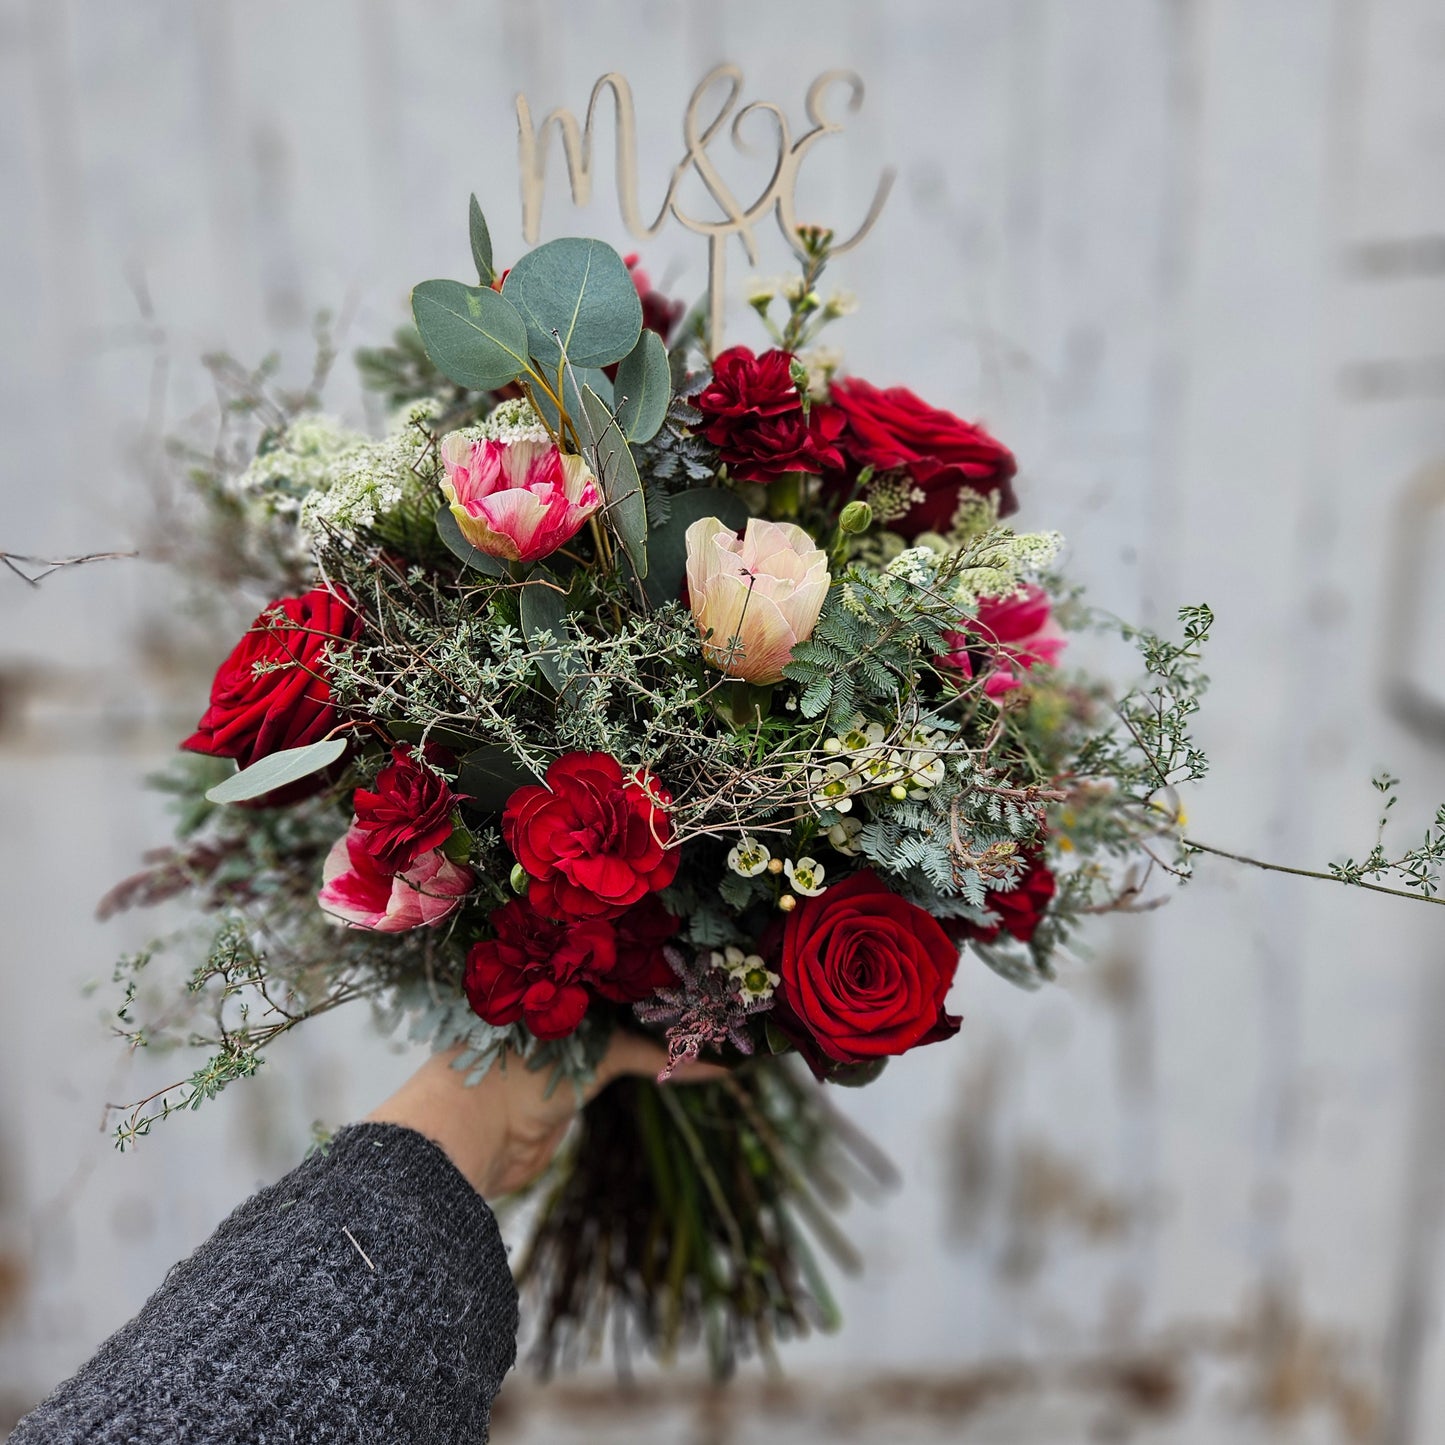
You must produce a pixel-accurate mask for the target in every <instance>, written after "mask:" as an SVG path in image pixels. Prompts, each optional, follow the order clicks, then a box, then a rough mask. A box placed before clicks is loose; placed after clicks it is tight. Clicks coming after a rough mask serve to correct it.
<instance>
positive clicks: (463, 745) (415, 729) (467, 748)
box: [386, 718, 480, 753]
mask: <svg viewBox="0 0 1445 1445" xmlns="http://www.w3.org/2000/svg"><path fill="white" fill-rule="evenodd" d="M386 730H387V732H389V733H390V734H391V735H392V737H394V738H395V739H396V740H397V742H399V743H420V742H421V740H422V739H423V738H425V739H426V741H427V742H428V743H431V744H435V745H436V746H438V747H443V748H450V749H451V750H452V752H454V753H469V752H471V750H472V749H473V748H475V747H476V746H477V745H478V743H479V742H480V739H479V738H476V737H473V736H472V735H470V734H469V733H463V732H458V731H457V730H456V729H455V728H446V727H433V728H431V729H430V730H428V728H427V727H426V725H425V724H424V723H419V722H410V721H408V720H406V719H404V718H392V719H389V720H388V721H387V723H386Z"/></svg>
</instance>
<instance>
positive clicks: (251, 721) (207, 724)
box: [181, 587, 361, 802]
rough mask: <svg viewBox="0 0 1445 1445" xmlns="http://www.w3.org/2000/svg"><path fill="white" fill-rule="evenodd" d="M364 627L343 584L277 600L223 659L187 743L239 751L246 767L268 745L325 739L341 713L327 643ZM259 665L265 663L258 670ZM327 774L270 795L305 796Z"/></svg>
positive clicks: (213, 751) (215, 751)
mask: <svg viewBox="0 0 1445 1445" xmlns="http://www.w3.org/2000/svg"><path fill="white" fill-rule="evenodd" d="M278 613H279V614H280V616H278V615H277V614H278ZM360 631H361V615H360V613H359V612H358V611H357V610H356V606H355V604H354V603H353V602H352V601H351V599H350V597H348V596H347V595H346V594H345V593H344V592H342V591H339V590H333V589H331V588H327V587H315V588H313V589H312V590H311V591H310V592H307V593H305V594H304V595H303V596H301V597H283V598H281V599H280V601H278V602H273V603H272V604H271V605H270V606H269V607H268V608H267V609H266V610H265V611H264V612H263V613H262V614H261V615H260V616H259V617H258V618H257V619H256V620H255V621H254V622H253V623H252V624H251V626H250V629H249V630H248V631H247V633H246V635H245V636H244V637H243V638H242V639H241V640H240V642H238V643H237V644H236V646H235V648H234V650H233V651H232V652H231V655H230V656H229V657H228V658H227V659H226V660H225V661H224V662H223V663H222V664H221V666H220V669H219V670H218V671H217V673H216V680H215V681H214V682H213V683H212V684H211V705H210V707H208V708H207V709H206V711H205V714H204V716H203V717H202V718H201V720H200V722H199V723H197V724H196V731H195V732H194V733H192V734H191V736H190V737H188V738H187V739H186V740H185V742H183V743H182V744H181V746H182V747H183V748H188V749H189V750H190V751H191V752H193V753H208V754H209V755H210V756H212V757H217V758H235V760H236V762H237V763H238V764H239V765H240V766H241V767H243V768H244V767H249V766H250V764H252V763H254V762H255V761H256V759H257V758H264V757H265V756H266V755H267V754H268V753H275V752H281V751H282V750H284V749H286V748H299V747H304V746H305V745H306V744H307V743H314V742H317V741H319V740H320V739H321V738H323V737H325V736H326V734H327V733H329V732H330V731H331V729H332V728H334V727H335V726H336V722H337V716H338V714H337V712H336V708H335V707H334V706H333V705H332V701H331V688H330V687H329V686H328V685H327V681H326V677H327V666H326V654H327V651H328V649H329V648H330V647H331V646H332V645H333V644H334V643H337V642H350V641H352V640H353V639H354V638H355V637H356V635H357V634H358V633H359V632H360ZM258 665H264V667H265V670H264V671H260V672H258V671H257V667H258ZM324 779H325V775H324V774H323V775H322V776H321V777H319V778H304V779H302V780H301V782H300V783H296V784H293V785H292V786H291V787H289V788H283V789H281V790H279V791H278V792H276V793H269V794H267V797H266V801H268V802H280V801H283V798H282V794H285V795H286V797H285V799H284V801H290V800H292V799H294V798H298V797H305V796H306V795H307V794H308V793H310V792H314V791H316V789H318V788H319V787H321V786H322V784H323V782H324ZM298 789H299V791H298Z"/></svg>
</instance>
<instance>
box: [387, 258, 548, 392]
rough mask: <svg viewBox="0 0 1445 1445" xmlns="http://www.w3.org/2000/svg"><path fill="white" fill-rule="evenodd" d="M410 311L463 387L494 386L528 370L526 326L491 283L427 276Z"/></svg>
mask: <svg viewBox="0 0 1445 1445" xmlns="http://www.w3.org/2000/svg"><path fill="white" fill-rule="evenodd" d="M411 314H412V315H413V316H414V317H415V318H416V329H417V330H418V331H419V332H420V333H421V342H422V345H423V346H424V347H426V354H427V355H428V356H429V357H431V359H432V360H433V361H434V362H435V363H436V365H437V366H438V367H439V368H440V369H441V371H443V372H444V373H445V374H446V375H447V376H449V377H451V379H452V380H453V381H454V382H456V383H457V385H458V386H465V387H467V388H469V389H470V390H472V391H495V390H496V389H497V388H498V387H501V386H505V385H506V384H507V383H508V382H509V381H515V380H516V379H517V377H518V376H520V375H521V374H522V372H523V371H524V370H525V369H526V366H527V328H526V326H525V325H524V324H523V321H522V318H521V317H520V316H518V315H517V312H516V308H515V307H514V306H513V305H512V303H511V302H510V301H508V300H507V299H506V298H505V297H504V296H502V295H500V294H499V293H498V292H496V291H493V290H492V289H491V287H490V286H463V285H462V283H461V282H460V281H423V282H422V283H421V284H420V285H419V286H416V287H414V288H413V290H412V293H411Z"/></svg>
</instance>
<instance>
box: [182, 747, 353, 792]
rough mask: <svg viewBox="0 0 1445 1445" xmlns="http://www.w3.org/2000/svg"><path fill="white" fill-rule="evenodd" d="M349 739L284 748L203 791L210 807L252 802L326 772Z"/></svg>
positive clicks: (342, 751)
mask: <svg viewBox="0 0 1445 1445" xmlns="http://www.w3.org/2000/svg"><path fill="white" fill-rule="evenodd" d="M348 742H349V739H347V738H323V739H322V740H321V741H320V742H319V743H308V744H307V745H306V746H305V747H304V748H285V749H283V750H282V751H281V752H279V753H268V754H267V755H266V756H265V757H264V758H258V759H257V760H256V761H255V762H254V763H252V764H251V766H250V767H249V768H242V769H241V771H240V772H239V773H232V774H231V776H230V777H229V778H227V779H226V780H225V782H223V783H217V784H216V786H215V787H214V788H209V789H207V791H206V798H207V800H208V801H209V802H212V803H246V802H250V801H251V800H252V799H253V798H261V797H264V796H265V795H266V794H267V793H274V792H275V791H276V789H277V788H284V787H285V786H286V785H287V784H288V783H294V782H296V781H298V780H299V779H301V778H308V777H310V776H311V774H312V773H319V772H320V771H321V770H322V768H329V767H330V766H331V764H332V763H334V762H335V761H336V760H337V758H339V757H340V756H341V755H342V753H344V752H345V751H346V748H347V745H348Z"/></svg>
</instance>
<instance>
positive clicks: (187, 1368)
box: [10, 1124, 517, 1445]
mask: <svg viewBox="0 0 1445 1445" xmlns="http://www.w3.org/2000/svg"><path fill="white" fill-rule="evenodd" d="M347 1230H349V1231H350V1233H351V1236H352V1238H348V1237H347V1233H346V1231H347ZM353 1239H354V1241H355V1242H354V1243H353ZM363 1251H365V1256H366V1257H365V1258H363V1254H362V1252H363ZM368 1261H369V1263H368ZM516 1337H517V1291H516V1288H515V1286H514V1285H513V1283H512V1276H511V1272H510V1270H509V1269H508V1266H507V1254H506V1249H505V1247H504V1245H503V1244H502V1239H501V1235H500V1233H499V1232H498V1229H497V1223H496V1220H495V1219H494V1218H493V1217H492V1212H491V1210H490V1209H488V1208H487V1206H486V1205H485V1204H484V1203H483V1202H482V1199H481V1197H480V1196H479V1195H478V1194H477V1193H476V1192H475V1191H474V1190H473V1189H472V1187H471V1186H470V1185H469V1184H468V1183H467V1182H466V1180H465V1179H463V1178H462V1176H461V1175H460V1174H459V1173H458V1172H457V1170H456V1168H455V1167H454V1166H453V1164H452V1163H451V1161H450V1160H449V1159H448V1158H447V1157H446V1155H445V1154H444V1153H442V1151H441V1150H440V1149H439V1148H438V1147H437V1146H436V1145H435V1144H433V1143H431V1141H430V1140H428V1139H425V1138H423V1137H422V1136H421V1135H420V1134H417V1133H415V1132H413V1131H412V1130H410V1129H402V1128H398V1127H397V1126H396V1125H392V1124H358V1125H354V1126H353V1127H351V1128H349V1129H343V1130H342V1131H341V1132H340V1133H338V1134H337V1135H336V1137H335V1139H334V1140H333V1141H332V1143H331V1145H330V1147H329V1148H328V1149H326V1151H325V1152H324V1153H318V1154H315V1155H313V1156H312V1157H311V1158H309V1159H307V1160H306V1162H305V1163H304V1164H302V1165H301V1166H300V1167H299V1168H297V1169H295V1170H293V1171H292V1172H291V1173H290V1174H288V1175H286V1177H285V1178H284V1179H282V1180H280V1182H279V1183H277V1184H274V1185H272V1186H271V1187H270V1188H269V1189H263V1190H262V1191H261V1192H260V1193H259V1194H256V1195H253V1196H252V1197H251V1198H250V1199H248V1200H247V1201H246V1202H245V1203H244V1204H242V1205H241V1207H240V1208H239V1209H237V1210H236V1211H235V1213H233V1214H232V1215H231V1216H230V1218H229V1219H227V1220H226V1221H225V1223H223V1224H222V1225H221V1227H220V1228H219V1229H218V1230H217V1231H216V1232H215V1234H213V1235H212V1236H211V1238H210V1239H209V1240H207V1241H206V1243H205V1244H203V1245H202V1246H201V1247H200V1249H198V1250H197V1251H196V1252H195V1254H193V1255H192V1256H191V1257H190V1258H189V1259H186V1260H183V1261H182V1262H181V1263H180V1264H178V1265H176V1266H175V1267H174V1268H173V1269H172V1270H171V1272H170V1274H169V1275H168V1276H167V1277H166V1280H165V1283H164V1284H163V1285H162V1286H161V1287H160V1289H159V1290H157V1291H156V1293H155V1294H154V1295H153V1296H152V1297H151V1298H150V1300H149V1301H148V1302H147V1303H146V1305H145V1307H144V1308H143V1309H142V1310H141V1312H140V1314H138V1315H137V1316H136V1317H135V1319H133V1320H132V1321H131V1322H130V1323H129V1324H128V1325H126V1326H125V1327H124V1328H122V1329H121V1330H119V1331H117V1333H115V1334H114V1335H112V1336H111V1337H110V1339H109V1340H107V1341H106V1342H105V1344H104V1345H102V1346H101V1348H100V1350H99V1352H98V1353H97V1354H96V1355H95V1357H94V1358H93V1359H92V1360H91V1361H90V1362H89V1364H87V1365H85V1366H84V1367H83V1368H82V1369H81V1370H80V1372H79V1373H78V1374H77V1375H76V1376H75V1377H74V1378H73V1379H71V1380H69V1381H67V1382H66V1383H65V1384H63V1385H61V1386H60V1387H59V1389H57V1390H56V1391H55V1393H54V1394H53V1395H51V1396H50V1398H49V1399H47V1400H46V1401H45V1402H44V1403H43V1404H42V1405H40V1406H39V1408H38V1409H36V1410H35V1411H34V1412H33V1413H32V1414H30V1415H28V1416H26V1418H25V1419H24V1420H22V1421H21V1422H20V1424H19V1425H18V1426H17V1427H16V1428H15V1431H14V1433H13V1434H12V1435H11V1436H10V1440H11V1445H40V1442H46V1445H52V1442H60V1441H65V1442H67V1445H69V1442H72V1441H73V1442H98V1445H111V1442H116V1445H119V1442H122V1441H125V1442H145V1445H150V1442H160V1441H164V1442H166V1445H177V1442H187V1445H190V1442H195V1445H212V1442H216V1445H219V1442H222V1441H224V1442H227V1445H240V1442H256V1445H280V1442H291V1441H307V1442H310V1441H330V1440H334V1441H346V1442H348V1445H351V1442H378V1445H380V1442H391V1441H407V1442H417V1445H421V1442H426V1445H431V1442H443V1441H457V1442H466V1445H476V1442H477V1441H482V1440H485V1439H486V1438H487V1424H488V1419H489V1415H490V1411H491V1404H492V1398H493V1397H494V1396H495V1395H496V1393H497V1390H498V1389H499V1388H500V1386H501V1383H502V1377H503V1376H504V1375H505V1374H506V1373H507V1371H508V1370H509V1369H510V1368H511V1367H512V1363H513V1361H514V1360H515V1358H516V1351H517V1344H516Z"/></svg>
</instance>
